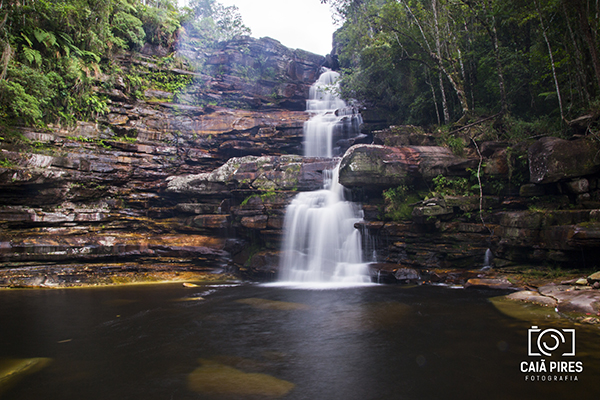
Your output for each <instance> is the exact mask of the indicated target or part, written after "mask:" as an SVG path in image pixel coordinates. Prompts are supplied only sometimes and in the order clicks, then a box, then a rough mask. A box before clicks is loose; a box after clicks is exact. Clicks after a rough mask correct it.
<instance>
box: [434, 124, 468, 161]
mask: <svg viewBox="0 0 600 400" xmlns="http://www.w3.org/2000/svg"><path fill="white" fill-rule="evenodd" d="M440 141H441V143H440V144H441V145H442V146H446V147H448V148H449V149H450V150H451V151H452V153H454V154H455V155H457V156H459V157H463V156H464V155H465V141H464V140H463V139H462V138H460V137H457V136H453V135H452V134H450V132H448V130H446V129H444V130H442V134H441V136H440Z"/></svg>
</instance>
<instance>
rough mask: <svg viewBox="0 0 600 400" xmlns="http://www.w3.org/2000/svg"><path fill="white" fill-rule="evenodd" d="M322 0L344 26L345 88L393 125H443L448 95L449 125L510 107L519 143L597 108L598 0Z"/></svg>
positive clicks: (508, 125) (511, 131)
mask: <svg viewBox="0 0 600 400" xmlns="http://www.w3.org/2000/svg"><path fill="white" fill-rule="evenodd" d="M322 2H325V3H329V4H330V5H331V7H332V9H333V10H334V12H335V14H336V17H337V19H338V20H340V22H342V23H343V24H342V27H341V29H340V30H339V31H338V32H336V36H335V42H336V43H335V45H336V49H337V52H338V55H339V61H340V64H341V67H342V69H343V77H342V85H341V86H342V93H343V94H344V96H346V97H348V98H354V99H357V100H358V101H359V102H360V103H362V104H363V105H365V106H367V107H369V108H371V109H375V110H377V111H378V112H379V114H380V115H384V116H386V117H387V119H388V122H389V123H392V124H418V125H437V124H438V123H439V122H442V123H444V118H443V112H442V111H443V107H442V106H443V103H442V99H443V98H446V100H447V108H448V112H449V116H450V120H449V121H446V122H447V123H448V122H452V121H456V120H459V119H460V121H461V123H464V120H465V119H466V118H468V117H473V116H475V117H477V115H473V114H472V111H473V110H477V114H479V115H481V116H489V115H493V114H496V113H498V112H499V111H502V112H503V115H504V116H508V118H507V121H506V122H505V126H504V127H503V129H502V132H501V133H504V134H506V135H507V136H508V138H509V139H510V140H512V139H513V138H516V136H521V137H523V136H526V135H527V137H529V136H536V135H541V134H548V133H550V134H552V135H556V134H561V133H564V132H565V131H566V128H565V124H564V121H563V119H562V118H561V111H560V110H561V108H562V109H564V115H565V118H566V119H568V120H571V119H574V118H576V117H578V116H580V115H582V114H584V113H590V110H595V111H594V112H596V111H597V110H598V106H597V104H598V99H599V98H600V60H599V57H600V54H599V53H598V51H597V49H598V48H600V44H599V43H598V41H599V39H598V37H600V35H599V34H600V14H599V13H597V12H593V13H592V12H590V11H589V9H588V8H589V7H592V6H590V5H589V4H587V3H589V2H586V1H581V0H577V1H567V0H536V1H535V2H526V1H521V0H486V1H481V0H476V1H468V2H467V1H423V0H416V1H396V0H361V1H355V0H323V1H322ZM538 5H539V7H538ZM594 7H595V6H594ZM594 9H595V8H594ZM542 21H545V23H544V24H543V26H542V23H543V22H542ZM549 46H550V47H551V50H552V53H551V54H549ZM551 56H552V57H551ZM554 75H556V79H555V78H554ZM559 94H561V96H559ZM561 100H562V101H561ZM457 147H458V145H457Z"/></svg>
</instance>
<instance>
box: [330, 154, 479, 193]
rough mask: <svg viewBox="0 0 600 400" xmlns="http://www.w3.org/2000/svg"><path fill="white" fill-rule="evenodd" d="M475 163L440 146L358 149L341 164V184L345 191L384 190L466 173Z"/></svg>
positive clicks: (346, 156) (345, 156) (343, 159)
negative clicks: (349, 189) (355, 189)
mask: <svg viewBox="0 0 600 400" xmlns="http://www.w3.org/2000/svg"><path fill="white" fill-rule="evenodd" d="M473 165H474V160H467V159H461V158H458V157H456V156H455V155H454V154H452V153H451V152H450V151H449V150H448V149H447V148H444V147H437V146H409V147H389V146H380V145H356V146H353V147H351V148H350V149H349V150H348V151H347V152H346V154H345V155H344V157H343V158H342V161H341V163H340V183H341V184H342V185H344V186H346V187H349V188H353V187H361V188H364V189H370V190H379V191H381V190H383V189H387V188H390V187H395V186H398V185H402V184H406V183H413V182H415V181H417V180H421V181H423V180H431V178H434V177H436V176H437V175H439V174H442V173H445V174H450V175H451V174H452V172H454V173H455V174H456V173H458V174H460V173H464V172H465V168H466V167H468V166H473Z"/></svg>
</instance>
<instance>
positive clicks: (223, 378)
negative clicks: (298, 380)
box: [188, 359, 295, 398]
mask: <svg viewBox="0 0 600 400" xmlns="http://www.w3.org/2000/svg"><path fill="white" fill-rule="evenodd" d="M199 361H200V364H201V366H200V367H198V368H196V369H195V370H194V371H193V372H192V373H191V374H190V375H189V376H188V387H189V388H190V389H191V390H193V391H194V392H197V393H202V394H207V395H230V396H261V398H279V397H283V396H285V395H286V394H288V393H289V392H290V391H291V390H292V389H293V388H294V387H295V385H294V384H293V383H292V382H288V381H285V380H282V379H278V378H275V377H274V376H271V375H267V374H264V373H257V372H244V371H241V370H239V369H237V368H234V367H230V366H228V365H225V364H221V363H219V362H217V361H213V360H206V359H200V360H199ZM236 398H237V397H236Z"/></svg>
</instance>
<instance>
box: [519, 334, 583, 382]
mask: <svg viewBox="0 0 600 400" xmlns="http://www.w3.org/2000/svg"><path fill="white" fill-rule="evenodd" d="M527 355H528V356H529V357H552V358H562V357H574V356H575V329H555V328H548V329H540V328H538V327H537V326H532V327H531V328H530V329H528V331H527ZM520 369H521V372H522V373H524V374H525V380H526V381H536V382H565V381H579V377H578V375H576V374H579V373H581V372H583V362H582V361H578V360H573V359H572V358H567V359H564V360H563V359H558V360H554V359H553V360H549V361H546V359H544V358H542V359H534V360H529V361H522V362H521V365H520Z"/></svg>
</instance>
